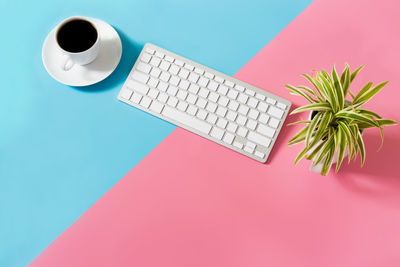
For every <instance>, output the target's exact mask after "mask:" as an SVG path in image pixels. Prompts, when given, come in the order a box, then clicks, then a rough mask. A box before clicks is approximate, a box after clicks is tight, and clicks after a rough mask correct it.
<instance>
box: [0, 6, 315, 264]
mask: <svg viewBox="0 0 400 267" xmlns="http://www.w3.org/2000/svg"><path fill="white" fill-rule="evenodd" d="M310 2H311V0H302V1H298V0H285V1H257V0H255V1H246V2H245V3H244V2H242V1H237V2H234V1H211V0H209V1H184V0H170V1H152V0H150V1H149V0H145V1H144V0H143V1H139V0H136V1H123V0H113V1H99V0H96V1H94V0H89V1H80V0H79V1H78V0H68V1H53V0H52V1H50V0H43V1H22V0H0V10H1V11H2V12H1V16H0V25H1V27H0V33H1V36H2V37H1V45H0V48H1V57H0V58H1V64H0V77H1V89H0V266H22V265H25V264H27V263H29V262H30V261H31V260H32V259H33V258H34V257H35V256H36V255H38V254H39V253H40V252H41V251H42V250H43V249H44V248H45V247H47V246H48V245H49V244H50V243H51V242H52V241H53V240H54V239H55V238H56V237H57V236H59V235H60V234H61V233H62V232H63V231H64V230H65V229H67V227H68V226H70V225H71V224H72V223H73V222H74V221H75V220H76V219H77V218H78V217H79V216H80V215H81V214H83V213H84V211H86V210H87V209H88V208H89V207H90V206H91V205H93V204H94V203H95V202H96V201H97V200H98V199H99V198H100V197H101V196H102V195H103V194H104V193H106V192H107V191H108V190H109V189H110V188H111V187H112V186H113V185H114V184H115V183H116V182H117V181H119V180H120V179H121V177H123V176H124V175H125V174H126V173H127V172H128V171H129V170H130V169H131V168H132V167H134V166H135V165H136V164H137V163H138V162H139V161H140V160H141V159H142V158H143V157H144V156H145V155H147V153H148V152H150V151H151V150H152V149H153V148H154V147H155V146H156V145H157V144H159V143H160V142H161V141H162V140H163V139H164V138H165V137H166V136H167V135H168V134H169V133H171V131H173V130H174V129H175V126H173V125H171V124H169V123H166V122H164V121H162V120H159V119H157V118H154V117H152V116H150V115H148V114H145V113H144V112H141V111H139V110H136V109H134V108H131V107H129V106H127V105H125V104H123V103H120V102H119V101H117V98H116V96H117V94H118V91H119V90H120V88H121V85H122V83H123V82H124V80H125V78H126V75H127V74H128V72H129V71H130V69H131V67H132V65H133V63H134V61H135V58H136V57H137V55H138V53H139V51H140V50H141V48H142V46H143V44H144V43H145V42H152V43H155V44H157V45H159V46H162V47H164V48H167V49H169V50H172V51H174V52H177V53H179V54H181V55H184V56H187V57H188V58H191V59H194V60H196V61H198V62H200V63H203V64H205V65H207V66H210V67H213V68H216V69H218V70H220V71H222V72H224V73H227V74H230V75H232V74H234V73H235V72H236V71H237V70H239V68H240V67H242V66H243V65H244V64H245V63H246V62H247V61H248V60H250V59H251V58H252V57H253V56H254V55H255V54H256V53H257V52H258V51H259V50H260V49H262V48H263V47H264V45H265V44H266V43H268V42H269V41H270V40H271V39H272V38H273V37H274V36H275V35H276V34H278V33H279V32H280V31H281V30H282V29H283V28H284V27H285V26H286V25H287V24H288V23H289V22H290V21H291V20H292V19H293V18H294V17H296V16H297V15H298V14H299V13H300V12H301V11H302V10H303V9H304V8H305V7H306V6H307V5H308V4H309V3H310ZM77 14H78V15H86V16H91V17H97V18H100V19H103V20H105V21H107V22H109V23H110V24H112V25H113V26H115V27H116V29H117V31H118V32H119V34H120V35H121V38H122V43H123V55H122V61H121V63H120V65H119V67H118V68H117V70H116V72H115V73H113V74H112V75H111V76H110V77H109V78H108V79H107V80H105V81H104V82H102V83H99V84H97V85H95V86H92V87H89V88H82V89H78V88H71V87H68V86H64V85H61V84H59V83H57V82H56V81H54V80H53V79H52V78H51V77H50V76H49V75H48V74H47V73H46V71H45V69H44V67H43V65H42V62H41V48H42V43H43V41H44V39H45V37H46V35H47V34H48V32H49V31H50V30H51V29H52V28H53V27H54V26H55V25H56V24H57V23H58V22H59V21H61V20H62V19H64V18H66V17H69V16H72V15H77ZM163 160H164V159H163ZM155 166H157V164H155Z"/></svg>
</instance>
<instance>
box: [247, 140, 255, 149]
mask: <svg viewBox="0 0 400 267" xmlns="http://www.w3.org/2000/svg"><path fill="white" fill-rule="evenodd" d="M246 146H248V147H251V148H256V144H254V143H252V142H250V141H247V143H246Z"/></svg>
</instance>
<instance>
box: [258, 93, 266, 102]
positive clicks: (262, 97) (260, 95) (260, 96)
mask: <svg viewBox="0 0 400 267" xmlns="http://www.w3.org/2000/svg"><path fill="white" fill-rule="evenodd" d="M256 98H257V99H260V100H261V101H265V95H262V94H259V93H257V94H256Z"/></svg>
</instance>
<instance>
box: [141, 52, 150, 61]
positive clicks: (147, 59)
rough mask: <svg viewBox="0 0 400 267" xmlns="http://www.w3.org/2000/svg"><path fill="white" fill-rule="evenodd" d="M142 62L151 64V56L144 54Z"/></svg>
mask: <svg viewBox="0 0 400 267" xmlns="http://www.w3.org/2000/svg"><path fill="white" fill-rule="evenodd" d="M140 60H141V61H143V62H144V63H149V62H150V60H151V56H150V55H149V54H147V53H144V54H143V55H142V57H141V58H140Z"/></svg>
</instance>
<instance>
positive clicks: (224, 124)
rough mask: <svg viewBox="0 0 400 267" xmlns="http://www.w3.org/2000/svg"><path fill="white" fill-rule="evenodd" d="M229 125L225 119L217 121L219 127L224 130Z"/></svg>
mask: <svg viewBox="0 0 400 267" xmlns="http://www.w3.org/2000/svg"><path fill="white" fill-rule="evenodd" d="M227 124H228V121H227V120H225V119H223V118H219V119H218V121H217V126H218V127H220V128H222V129H225V127H226V125H227Z"/></svg>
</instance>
